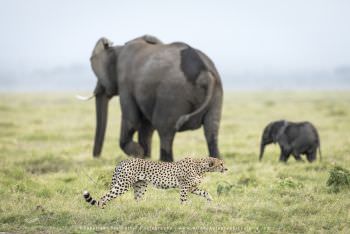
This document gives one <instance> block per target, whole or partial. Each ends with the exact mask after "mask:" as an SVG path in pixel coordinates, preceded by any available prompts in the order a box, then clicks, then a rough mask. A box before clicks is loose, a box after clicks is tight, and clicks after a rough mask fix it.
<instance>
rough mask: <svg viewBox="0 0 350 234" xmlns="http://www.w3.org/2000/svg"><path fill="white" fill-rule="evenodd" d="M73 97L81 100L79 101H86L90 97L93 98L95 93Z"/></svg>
mask: <svg viewBox="0 0 350 234" xmlns="http://www.w3.org/2000/svg"><path fill="white" fill-rule="evenodd" d="M75 97H76V98H77V99H78V100H81V101H88V100H90V99H91V98H94V97H95V94H93V95H91V96H90V97H84V96H80V95H75Z"/></svg>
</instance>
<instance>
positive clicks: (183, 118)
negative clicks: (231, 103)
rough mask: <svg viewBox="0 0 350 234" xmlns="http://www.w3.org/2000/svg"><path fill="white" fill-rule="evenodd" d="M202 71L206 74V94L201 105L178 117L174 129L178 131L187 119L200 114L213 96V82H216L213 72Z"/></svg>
mask: <svg viewBox="0 0 350 234" xmlns="http://www.w3.org/2000/svg"><path fill="white" fill-rule="evenodd" d="M202 73H205V74H204V75H206V76H207V77H208V90H207V95H206V96H205V100H204V102H203V103H202V105H201V106H200V107H199V108H198V109H196V110H195V111H193V112H192V113H189V114H186V115H182V116H180V118H179V119H178V120H177V122H176V125H175V130H176V131H179V130H180V129H181V128H182V126H183V125H184V124H185V123H186V122H187V121H188V120H190V119H191V118H193V117H195V116H197V115H199V114H201V113H202V112H203V111H204V110H205V108H206V107H207V106H208V105H209V103H210V101H211V99H212V97H213V94H214V88H215V83H216V80H215V77H214V74H213V73H212V72H210V71H202ZM200 75H201V74H200Z"/></svg>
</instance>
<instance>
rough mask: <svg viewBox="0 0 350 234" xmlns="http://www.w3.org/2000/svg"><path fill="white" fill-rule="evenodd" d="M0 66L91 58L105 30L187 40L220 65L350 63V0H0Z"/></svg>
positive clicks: (326, 66) (114, 35)
mask: <svg viewBox="0 0 350 234" xmlns="http://www.w3.org/2000/svg"><path fill="white" fill-rule="evenodd" d="M0 30H1V37H0V47H1V48H0V49H1V53H0V69H2V70H14V69H16V70H20V69H22V68H23V69H25V70H30V69H33V70H35V69H51V68H55V67H61V66H69V65H71V64H83V65H84V64H86V65H88V64H89V57H90V54H91V51H92V48H93V46H94V44H95V42H96V41H97V39H98V38H99V37H101V36H106V37H108V38H110V39H111V40H112V41H113V42H115V43H116V44H122V43H124V42H126V41H128V40H130V39H132V38H135V37H137V36H140V35H143V34H153V35H155V36H157V37H159V38H160V39H161V40H163V41H164V42H173V41H184V42H187V43H189V44H191V45H192V46H193V47H196V48H199V49H201V50H202V51H204V52H205V53H207V54H208V55H209V56H210V57H211V58H212V59H213V60H214V62H215V63H216V64H217V66H218V67H219V70H220V69H224V70H232V71H233V72H241V71H243V72H244V71H268V70H286V71H288V70H292V71H295V70H303V69H307V70H332V69H334V68H335V67H337V66H342V65H349V64H350V1H347V0H344V1H337V0H328V1H321V0H301V1H298V0H291V1H288V0H286V1H281V0H276V1H269V0H264V1H262V0H256V1H253V0H252V1H249V0H244V1H243V0H242V1H233V0H232V1H220V0H215V1H205V0H198V1H190V0H176V1H165V0H147V1H130V0H128V1H116V0H114V1H97V0H96V1H86V0H84V1H78V0H76V1H66V0H59V1H46V0H42V1H41V0H31V1H25V0H22V1H18V0H11V1H1V7H0Z"/></svg>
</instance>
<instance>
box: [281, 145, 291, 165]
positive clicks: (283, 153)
mask: <svg viewBox="0 0 350 234" xmlns="http://www.w3.org/2000/svg"><path fill="white" fill-rule="evenodd" d="M289 156H290V152H288V151H287V150H286V149H284V148H281V154H280V162H287V161H288V158H289Z"/></svg>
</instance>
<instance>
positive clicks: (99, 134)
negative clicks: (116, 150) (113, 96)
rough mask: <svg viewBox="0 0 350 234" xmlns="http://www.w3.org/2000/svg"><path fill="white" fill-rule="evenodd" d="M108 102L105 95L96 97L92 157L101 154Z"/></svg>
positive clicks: (101, 94)
mask: <svg viewBox="0 0 350 234" xmlns="http://www.w3.org/2000/svg"><path fill="white" fill-rule="evenodd" d="M108 101H109V98H108V97H107V95H106V94H105V93H100V94H97V95H96V131H95V143H94V150H93V155H94V157H98V156H100V154H101V150H102V146H103V140H104V137H105V132H106V125H107V114H108V113H107V112H108Z"/></svg>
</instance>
